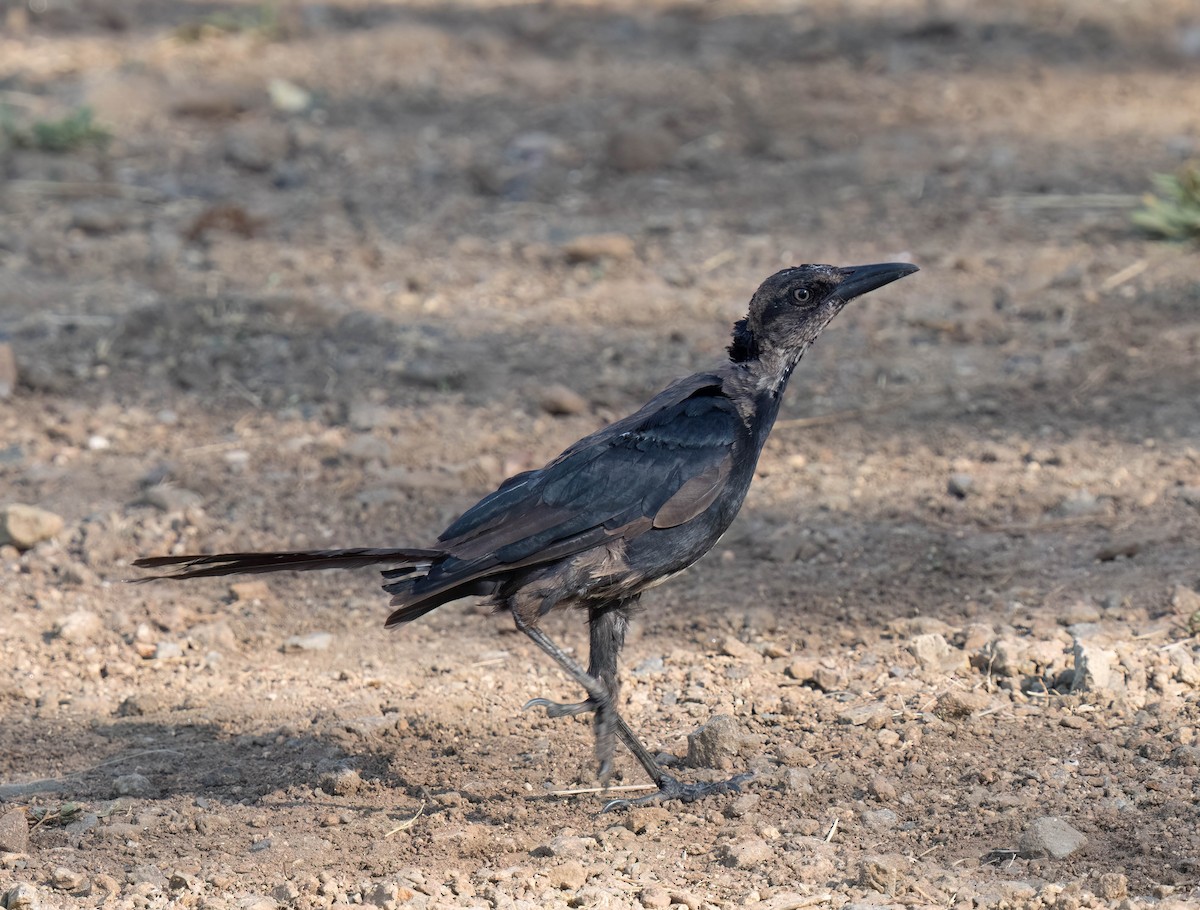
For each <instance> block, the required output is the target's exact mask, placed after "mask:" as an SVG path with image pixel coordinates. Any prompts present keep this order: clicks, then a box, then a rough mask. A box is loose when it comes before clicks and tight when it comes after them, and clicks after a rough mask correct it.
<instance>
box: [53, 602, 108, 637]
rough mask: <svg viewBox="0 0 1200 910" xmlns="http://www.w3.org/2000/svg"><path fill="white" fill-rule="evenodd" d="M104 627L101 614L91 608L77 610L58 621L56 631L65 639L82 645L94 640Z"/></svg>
mask: <svg viewBox="0 0 1200 910" xmlns="http://www.w3.org/2000/svg"><path fill="white" fill-rule="evenodd" d="M103 629H104V622H103V621H102V620H101V619H100V616H99V614H97V613H93V612H92V611H91V610H76V611H75V612H74V613H72V614H70V615H69V616H67V617H65V618H64V619H62V620H61V621H60V622H59V623H58V625H57V626H56V627H55V632H56V633H57V635H58V637H59V638H61V639H62V640H63V641H67V642H70V643H71V644H73V645H82V644H88V643H91V642H94V641H95V640H96V637H97V636H98V635H99V634H100V632H101V631H102V630H103Z"/></svg>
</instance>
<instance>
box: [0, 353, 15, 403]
mask: <svg viewBox="0 0 1200 910" xmlns="http://www.w3.org/2000/svg"><path fill="white" fill-rule="evenodd" d="M16 387H17V355H16V354H14V353H13V349H12V345H11V344H9V343H8V342H7V341H0V400H3V399H5V398H9V397H10V396H11V395H12V393H13V391H14V390H15V389H16Z"/></svg>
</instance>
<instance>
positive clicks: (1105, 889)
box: [1096, 872, 1129, 901]
mask: <svg viewBox="0 0 1200 910" xmlns="http://www.w3.org/2000/svg"><path fill="white" fill-rule="evenodd" d="M1096 891H1097V892H1098V893H1099V895H1100V896H1101V897H1102V898H1104V899H1105V900H1106V901H1119V900H1121V899H1122V898H1123V897H1125V896H1126V895H1127V894H1128V893H1129V879H1127V878H1126V877H1125V876H1124V875H1123V874H1122V873H1120V872H1102V873H1101V874H1100V882H1099V887H1097V889H1096Z"/></svg>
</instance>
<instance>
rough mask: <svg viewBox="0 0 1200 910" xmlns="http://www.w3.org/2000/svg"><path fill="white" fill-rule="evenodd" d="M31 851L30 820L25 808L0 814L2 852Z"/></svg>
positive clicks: (0, 846)
mask: <svg viewBox="0 0 1200 910" xmlns="http://www.w3.org/2000/svg"><path fill="white" fill-rule="evenodd" d="M28 852H29V820H28V819H27V818H26V817H25V810H24V809H10V810H9V811H8V812H5V813H4V814H3V815H0V853H28Z"/></svg>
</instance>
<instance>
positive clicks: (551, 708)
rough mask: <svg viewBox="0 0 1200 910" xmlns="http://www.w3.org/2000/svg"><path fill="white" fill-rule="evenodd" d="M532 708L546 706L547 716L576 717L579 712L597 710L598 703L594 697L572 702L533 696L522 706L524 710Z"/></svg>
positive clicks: (585, 712) (584, 712)
mask: <svg viewBox="0 0 1200 910" xmlns="http://www.w3.org/2000/svg"><path fill="white" fill-rule="evenodd" d="M530 708H545V709H546V716H547V717H574V716H575V715H577V714H587V713H589V712H591V711H595V710H596V708H597V705H596V703H595V702H594V701H592V699H590V698H589V699H586V700H585V701H581V702H576V703H575V704H570V703H567V702H561V701H551V700H550V699H548V698H531V699H529V701H527V702H525V704H524V706H523V707H522V708H521V710H522V711H528V710H529V709H530Z"/></svg>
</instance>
